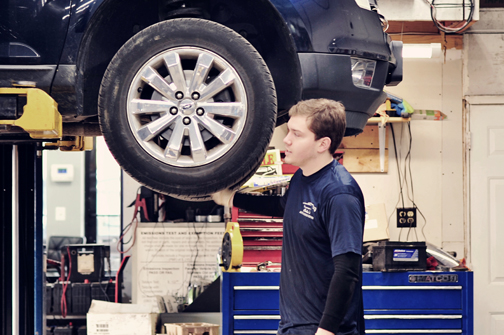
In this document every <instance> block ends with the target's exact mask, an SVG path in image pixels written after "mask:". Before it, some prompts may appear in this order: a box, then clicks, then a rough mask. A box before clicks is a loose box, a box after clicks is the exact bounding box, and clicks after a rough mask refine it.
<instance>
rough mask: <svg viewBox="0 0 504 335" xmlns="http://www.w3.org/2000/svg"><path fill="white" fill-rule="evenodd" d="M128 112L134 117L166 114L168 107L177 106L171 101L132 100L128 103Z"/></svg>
mask: <svg viewBox="0 0 504 335" xmlns="http://www.w3.org/2000/svg"><path fill="white" fill-rule="evenodd" d="M129 106H130V110H131V112H132V113H133V114H135V115H148V114H157V113H160V112H167V111H168V110H169V109H170V107H173V106H177V105H176V104H174V103H173V102H171V101H165V100H145V99H133V100H131V101H130V103H129Z"/></svg>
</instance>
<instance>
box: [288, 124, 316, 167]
mask: <svg viewBox="0 0 504 335" xmlns="http://www.w3.org/2000/svg"><path fill="white" fill-rule="evenodd" d="M287 128H288V130H289V132H288V133H287V135H286V136H285V138H284V139H283V142H284V143H285V163H287V164H292V165H296V166H299V167H300V168H303V166H305V165H306V164H307V163H308V162H309V161H310V160H311V159H313V158H315V157H316V155H317V150H318V148H319V141H320V140H318V141H316V140H315V134H314V133H313V132H312V131H311V130H310V129H308V121H307V119H306V117H305V116H300V115H296V116H292V117H291V118H290V120H289V122H288V123H287Z"/></svg>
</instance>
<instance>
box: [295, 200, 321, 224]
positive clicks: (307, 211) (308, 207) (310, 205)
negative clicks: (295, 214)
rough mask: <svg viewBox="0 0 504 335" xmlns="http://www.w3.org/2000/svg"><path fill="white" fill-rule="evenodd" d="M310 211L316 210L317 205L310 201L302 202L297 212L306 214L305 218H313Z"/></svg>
mask: <svg viewBox="0 0 504 335" xmlns="http://www.w3.org/2000/svg"><path fill="white" fill-rule="evenodd" d="M312 211H313V212H316V211H317V207H315V205H314V204H313V203H311V202H303V210H302V211H299V214H302V215H304V216H306V217H307V218H310V219H312V220H313V216H312Z"/></svg>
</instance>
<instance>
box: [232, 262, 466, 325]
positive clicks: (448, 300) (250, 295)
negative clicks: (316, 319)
mask: <svg viewBox="0 0 504 335" xmlns="http://www.w3.org/2000/svg"><path fill="white" fill-rule="evenodd" d="M279 281H280V273H274V272H250V273H240V272H235V273H223V278H222V334H223V335H233V334H241V335H253V334H276V329H277V327H278V322H279V321H280V315H279V291H278V290H279V286H278V285H279ZM362 289H363V298H364V318H365V322H366V334H398V335H411V334H415V335H419V334H420V335H422V334H424V335H427V334H463V335H473V273H472V272H394V273H385V272H364V274H363V287H362Z"/></svg>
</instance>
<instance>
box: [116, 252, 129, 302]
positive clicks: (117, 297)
mask: <svg viewBox="0 0 504 335" xmlns="http://www.w3.org/2000/svg"><path fill="white" fill-rule="evenodd" d="M130 257H131V256H130V255H127V256H124V258H123V259H122V261H121V265H119V269H118V270H117V272H116V278H115V302H116V303H117V302H119V275H120V273H121V272H122V271H123V266H124V264H125V263H126V262H127V260H128V258H130Z"/></svg>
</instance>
